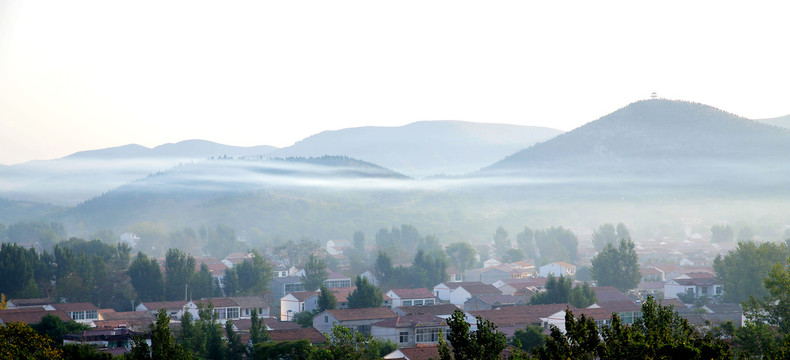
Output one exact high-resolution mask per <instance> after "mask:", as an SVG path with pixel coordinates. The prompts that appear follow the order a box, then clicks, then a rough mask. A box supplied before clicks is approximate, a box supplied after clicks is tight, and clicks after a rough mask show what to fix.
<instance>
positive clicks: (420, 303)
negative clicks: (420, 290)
mask: <svg viewBox="0 0 790 360" xmlns="http://www.w3.org/2000/svg"><path fill="white" fill-rule="evenodd" d="M414 305H422V300H414Z"/></svg>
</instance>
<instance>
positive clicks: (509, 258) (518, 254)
mask: <svg viewBox="0 0 790 360" xmlns="http://www.w3.org/2000/svg"><path fill="white" fill-rule="evenodd" d="M523 259H524V252H522V251H521V249H512V248H511V249H507V252H505V256H504V257H503V258H502V262H505V263H512V262H516V261H521V260H523Z"/></svg>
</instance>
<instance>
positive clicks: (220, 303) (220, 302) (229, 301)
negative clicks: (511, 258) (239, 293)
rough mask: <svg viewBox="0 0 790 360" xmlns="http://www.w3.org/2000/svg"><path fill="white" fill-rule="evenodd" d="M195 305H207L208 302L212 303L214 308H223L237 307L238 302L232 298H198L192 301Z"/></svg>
mask: <svg viewBox="0 0 790 360" xmlns="http://www.w3.org/2000/svg"><path fill="white" fill-rule="evenodd" d="M193 302H194V303H195V305H197V306H200V305H201V304H202V305H203V306H208V304H209V303H211V304H214V308H223V307H237V306H239V304H238V303H237V302H236V301H235V300H233V298H210V299H200V300H195V301H193Z"/></svg>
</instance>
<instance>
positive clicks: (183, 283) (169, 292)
mask: <svg viewBox="0 0 790 360" xmlns="http://www.w3.org/2000/svg"><path fill="white" fill-rule="evenodd" d="M194 273H195V258H194V257H192V256H191V255H187V254H186V253H185V252H183V251H181V250H178V249H168V250H167V255H165V274H166V275H167V276H166V277H165V299H167V300H180V299H184V298H185V297H186V296H187V294H186V291H187V284H189V281H190V280H192V277H193V276H194Z"/></svg>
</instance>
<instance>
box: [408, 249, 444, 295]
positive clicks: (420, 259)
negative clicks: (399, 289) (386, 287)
mask: <svg viewBox="0 0 790 360" xmlns="http://www.w3.org/2000/svg"><path fill="white" fill-rule="evenodd" d="M408 272H409V273H410V278H411V280H410V281H408V282H406V283H407V284H411V286H409V287H424V288H433V286H434V285H436V284H439V283H442V282H444V281H445V280H446V279H447V256H446V255H444V252H443V251H434V252H433V253H428V254H426V253H424V252H423V251H422V250H418V251H417V254H416V255H414V261H413V262H412V266H411V269H409V271H408ZM398 285H399V286H401V285H403V284H398Z"/></svg>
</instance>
